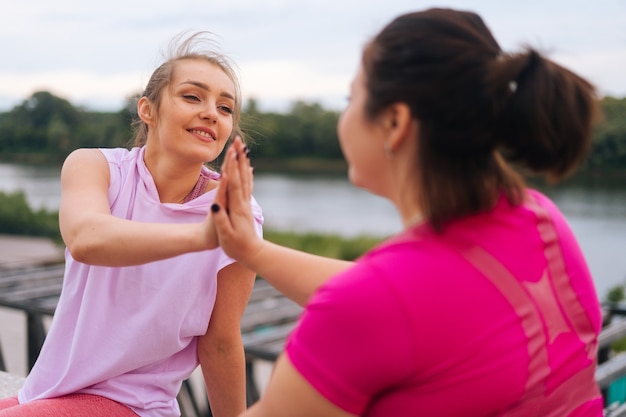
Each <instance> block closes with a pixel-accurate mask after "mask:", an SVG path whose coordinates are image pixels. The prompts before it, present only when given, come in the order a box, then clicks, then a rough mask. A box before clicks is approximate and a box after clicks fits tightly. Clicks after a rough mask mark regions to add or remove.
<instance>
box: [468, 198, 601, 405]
mask: <svg viewBox="0 0 626 417" xmlns="http://www.w3.org/2000/svg"><path fill="white" fill-rule="evenodd" d="M526 206H527V207H528V208H529V209H530V210H532V211H533V212H534V213H536V215H537V217H538V220H539V224H538V230H539V234H540V236H541V238H542V240H543V242H544V244H545V256H546V260H547V263H548V266H547V270H546V271H544V273H543V275H542V277H541V279H540V280H539V281H537V282H536V283H526V282H525V283H520V282H519V281H518V280H517V279H516V278H515V277H514V276H513V275H512V274H511V273H510V271H508V270H507V269H506V267H504V265H502V264H501V263H500V262H499V261H498V260H497V259H496V258H494V257H493V256H492V255H491V254H489V253H488V252H487V251H485V250H484V249H483V248H481V247H478V246H473V247H471V248H466V249H464V250H462V252H463V254H464V256H465V258H466V259H467V260H468V261H469V262H470V263H471V264H472V265H474V267H476V268H477V269H478V270H479V271H481V272H482V273H483V274H484V275H485V276H486V277H487V278H488V279H489V280H490V281H491V282H492V283H493V284H494V285H495V286H496V287H497V288H498V289H499V290H500V292H501V293H502V294H503V295H504V296H505V297H506V298H507V299H508V300H509V302H510V303H511V305H512V306H513V308H514V309H515V311H516V313H517V314H518V315H519V316H520V318H521V320H522V327H523V328H524V332H525V334H526V336H527V337H528V339H529V341H530V342H529V346H528V354H529V357H530V364H529V369H528V371H529V379H528V381H527V382H526V392H525V394H524V396H523V397H522V399H521V400H520V402H521V403H522V404H523V406H522V407H519V408H517V409H513V410H511V411H510V412H508V413H506V414H505V415H504V416H505V417H522V416H528V415H530V414H529V413H531V414H532V413H534V412H536V413H538V414H536V415H542V416H546V414H545V413H546V411H547V410H549V413H550V414H549V415H550V416H567V415H569V414H570V413H571V412H573V411H574V410H575V409H577V408H578V407H580V406H582V405H583V404H585V403H587V402H588V401H590V400H592V399H594V398H598V397H599V396H600V391H599V388H598V386H597V384H594V383H590V381H595V368H596V367H595V363H596V362H595V361H596V353H597V341H596V335H595V331H594V329H593V325H592V324H591V321H590V320H589V317H588V316H587V314H586V313H585V310H584V308H583V307H582V305H581V304H580V302H579V300H578V297H577V296H576V293H575V292H574V290H573V288H572V287H571V285H570V279H569V276H568V274H567V271H566V269H565V264H564V261H563V256H562V253H561V249H560V245H559V241H558V235H557V233H556V230H555V228H554V225H553V223H552V221H551V219H550V216H549V214H548V212H547V211H546V210H545V209H543V207H540V206H539V205H538V204H537V203H536V202H535V201H529V202H527V204H526ZM550 278H551V279H550ZM531 296H532V297H531ZM534 300H537V301H534ZM544 322H545V332H544ZM565 332H575V333H576V334H577V336H578V337H579V338H580V340H581V341H582V342H583V343H585V345H586V347H587V354H588V357H589V359H590V360H591V363H590V364H589V365H588V366H587V367H585V368H583V369H581V370H579V371H578V372H577V373H576V374H574V375H573V376H571V377H570V378H569V379H568V380H566V381H564V382H563V383H562V384H561V385H560V386H559V387H557V388H556V389H555V390H554V391H552V392H551V393H550V394H548V395H546V392H545V378H546V376H547V375H549V374H550V372H551V369H550V365H549V362H548V356H547V347H548V344H549V343H551V342H553V341H554V340H555V339H556V337H557V336H558V335H559V334H561V333H565ZM546 336H547V337H548V338H549V339H546ZM533 415H534V414H533Z"/></svg>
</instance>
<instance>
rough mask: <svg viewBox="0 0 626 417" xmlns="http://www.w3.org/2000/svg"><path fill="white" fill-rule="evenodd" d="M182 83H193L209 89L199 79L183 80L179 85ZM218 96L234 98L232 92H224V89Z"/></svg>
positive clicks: (207, 89)
mask: <svg viewBox="0 0 626 417" xmlns="http://www.w3.org/2000/svg"><path fill="white" fill-rule="evenodd" d="M183 84H191V85H195V86H196V87H198V88H201V89H203V90H206V91H211V89H210V88H209V86H208V85H206V84H204V83H201V82H200V81H193V80H189V81H183V82H182V83H180V84H179V85H183ZM220 96H222V97H226V98H229V99H231V100H235V97H234V96H233V95H232V94H230V93H228V92H226V91H222V92H221V93H220Z"/></svg>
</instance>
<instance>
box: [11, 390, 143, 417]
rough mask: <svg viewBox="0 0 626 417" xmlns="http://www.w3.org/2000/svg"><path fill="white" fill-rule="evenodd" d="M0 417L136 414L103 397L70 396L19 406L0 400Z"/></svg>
mask: <svg viewBox="0 0 626 417" xmlns="http://www.w3.org/2000/svg"><path fill="white" fill-rule="evenodd" d="M0 417H137V414H135V413H134V412H133V411H132V410H131V409H130V408H128V407H126V406H125V405H123V404H120V403H118V402H116V401H113V400H110V399H108V398H105V397H100V396H98V395H90V394H70V395H66V396H64V397H58V398H50V399H45V400H36V401H31V402H29V403H26V404H20V403H19V402H18V401H17V397H9V398H0Z"/></svg>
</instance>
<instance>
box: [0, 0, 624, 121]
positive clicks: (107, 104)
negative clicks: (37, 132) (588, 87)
mask: <svg viewBox="0 0 626 417" xmlns="http://www.w3.org/2000/svg"><path fill="white" fill-rule="evenodd" d="M4 1H7V0H4ZM430 7H449V8H455V9H462V10H471V11H474V12H477V13H478V14H480V15H481V16H482V18H483V20H484V21H485V22H486V24H487V26H488V27H489V28H490V29H491V30H492V32H493V33H494V35H495V37H496V39H497V40H498V42H499V43H500V46H501V47H502V49H504V50H505V51H507V52H516V51H519V50H520V49H521V48H522V47H523V46H524V45H532V46H534V47H536V48H538V49H539V50H540V51H543V52H545V53H546V54H547V55H548V56H549V57H550V58H551V59H553V60H554V61H556V62H558V63H560V64H562V65H565V66H567V67H568V68H570V69H571V70H574V71H575V72H577V73H579V74H580V75H582V76H584V77H586V78H587V79H589V80H590V81H591V82H592V83H594V84H595V85H596V86H597V87H598V90H599V92H600V93H601V95H611V96H614V97H626V0H600V1H589V0H523V1H522V0H475V1H460V0H456V1H455V0H449V1H445V2H432V1H420V0H413V1H409V0H316V1H311V0H234V1H213V0H203V1H200V0H177V1H153V2H146V1H139V0H101V1H94V2H92V1H85V0H55V1H52V2H51V1H49V0H18V1H16V2H11V5H10V7H9V6H8V5H7V4H5V7H3V8H2V13H1V14H0V51H2V52H1V57H0V111H8V110H10V109H11V108H12V107H14V106H16V105H18V104H20V103H21V102H22V101H24V100H25V99H27V98H28V97H29V96H30V95H31V94H32V93H34V92H36V91H41V90H45V91H49V92H51V93H53V94H55V95H57V96H59V97H62V98H65V99H67V100H69V101H70V102H71V103H72V104H74V105H75V106H81V107H83V108H86V109H89V110H94V111H117V110H119V109H121V108H122V107H123V105H124V102H125V100H126V98H127V97H129V96H131V95H133V94H135V93H137V92H139V91H141V90H142V89H143V87H144V86H145V83H146V82H147V80H148V78H149V76H150V74H151V73H152V71H153V70H154V68H156V67H157V66H158V65H159V64H160V63H161V62H162V58H163V56H162V52H163V51H164V50H165V49H166V48H167V47H168V44H169V42H170V40H171V39H172V38H174V37H175V36H176V35H177V34H180V33H181V32H186V31H189V32H192V31H198V30H205V31H210V32H212V33H213V34H214V38H215V41H216V43H217V44H218V45H219V49H220V51H221V52H222V53H224V54H226V55H228V56H229V57H230V58H231V59H232V60H233V61H234V62H235V63H236V64H237V67H238V71H239V74H240V78H241V83H242V89H243V97H244V101H247V100H248V99H250V98H254V99H256V100H257V102H258V103H259V107H260V109H261V110H262V111H286V110H288V109H289V106H290V104H292V103H293V102H294V101H296V100H303V101H307V102H317V103H320V104H322V105H324V106H325V107H327V108H332V109H337V110H340V109H341V108H342V107H343V106H344V105H345V103H346V97H347V95H348V89H349V83H350V81H351V79H352V77H353V75H354V72H355V70H356V68H357V65H358V61H359V57H360V53H361V49H362V46H363V44H364V43H365V42H366V41H367V40H368V39H369V38H371V37H372V36H374V35H375V34H376V33H377V32H378V31H379V30H380V29H381V28H382V27H383V26H384V25H385V24H386V23H388V22H389V21H390V20H391V19H393V18H394V17H395V16H397V15H399V14H402V13H406V12H410V11H416V10H422V9H426V8H430Z"/></svg>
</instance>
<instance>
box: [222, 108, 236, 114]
mask: <svg viewBox="0 0 626 417" xmlns="http://www.w3.org/2000/svg"><path fill="white" fill-rule="evenodd" d="M219 108H220V110H222V111H223V112H224V113H228V114H233V109H231V108H230V107H228V106H220V107H219Z"/></svg>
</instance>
